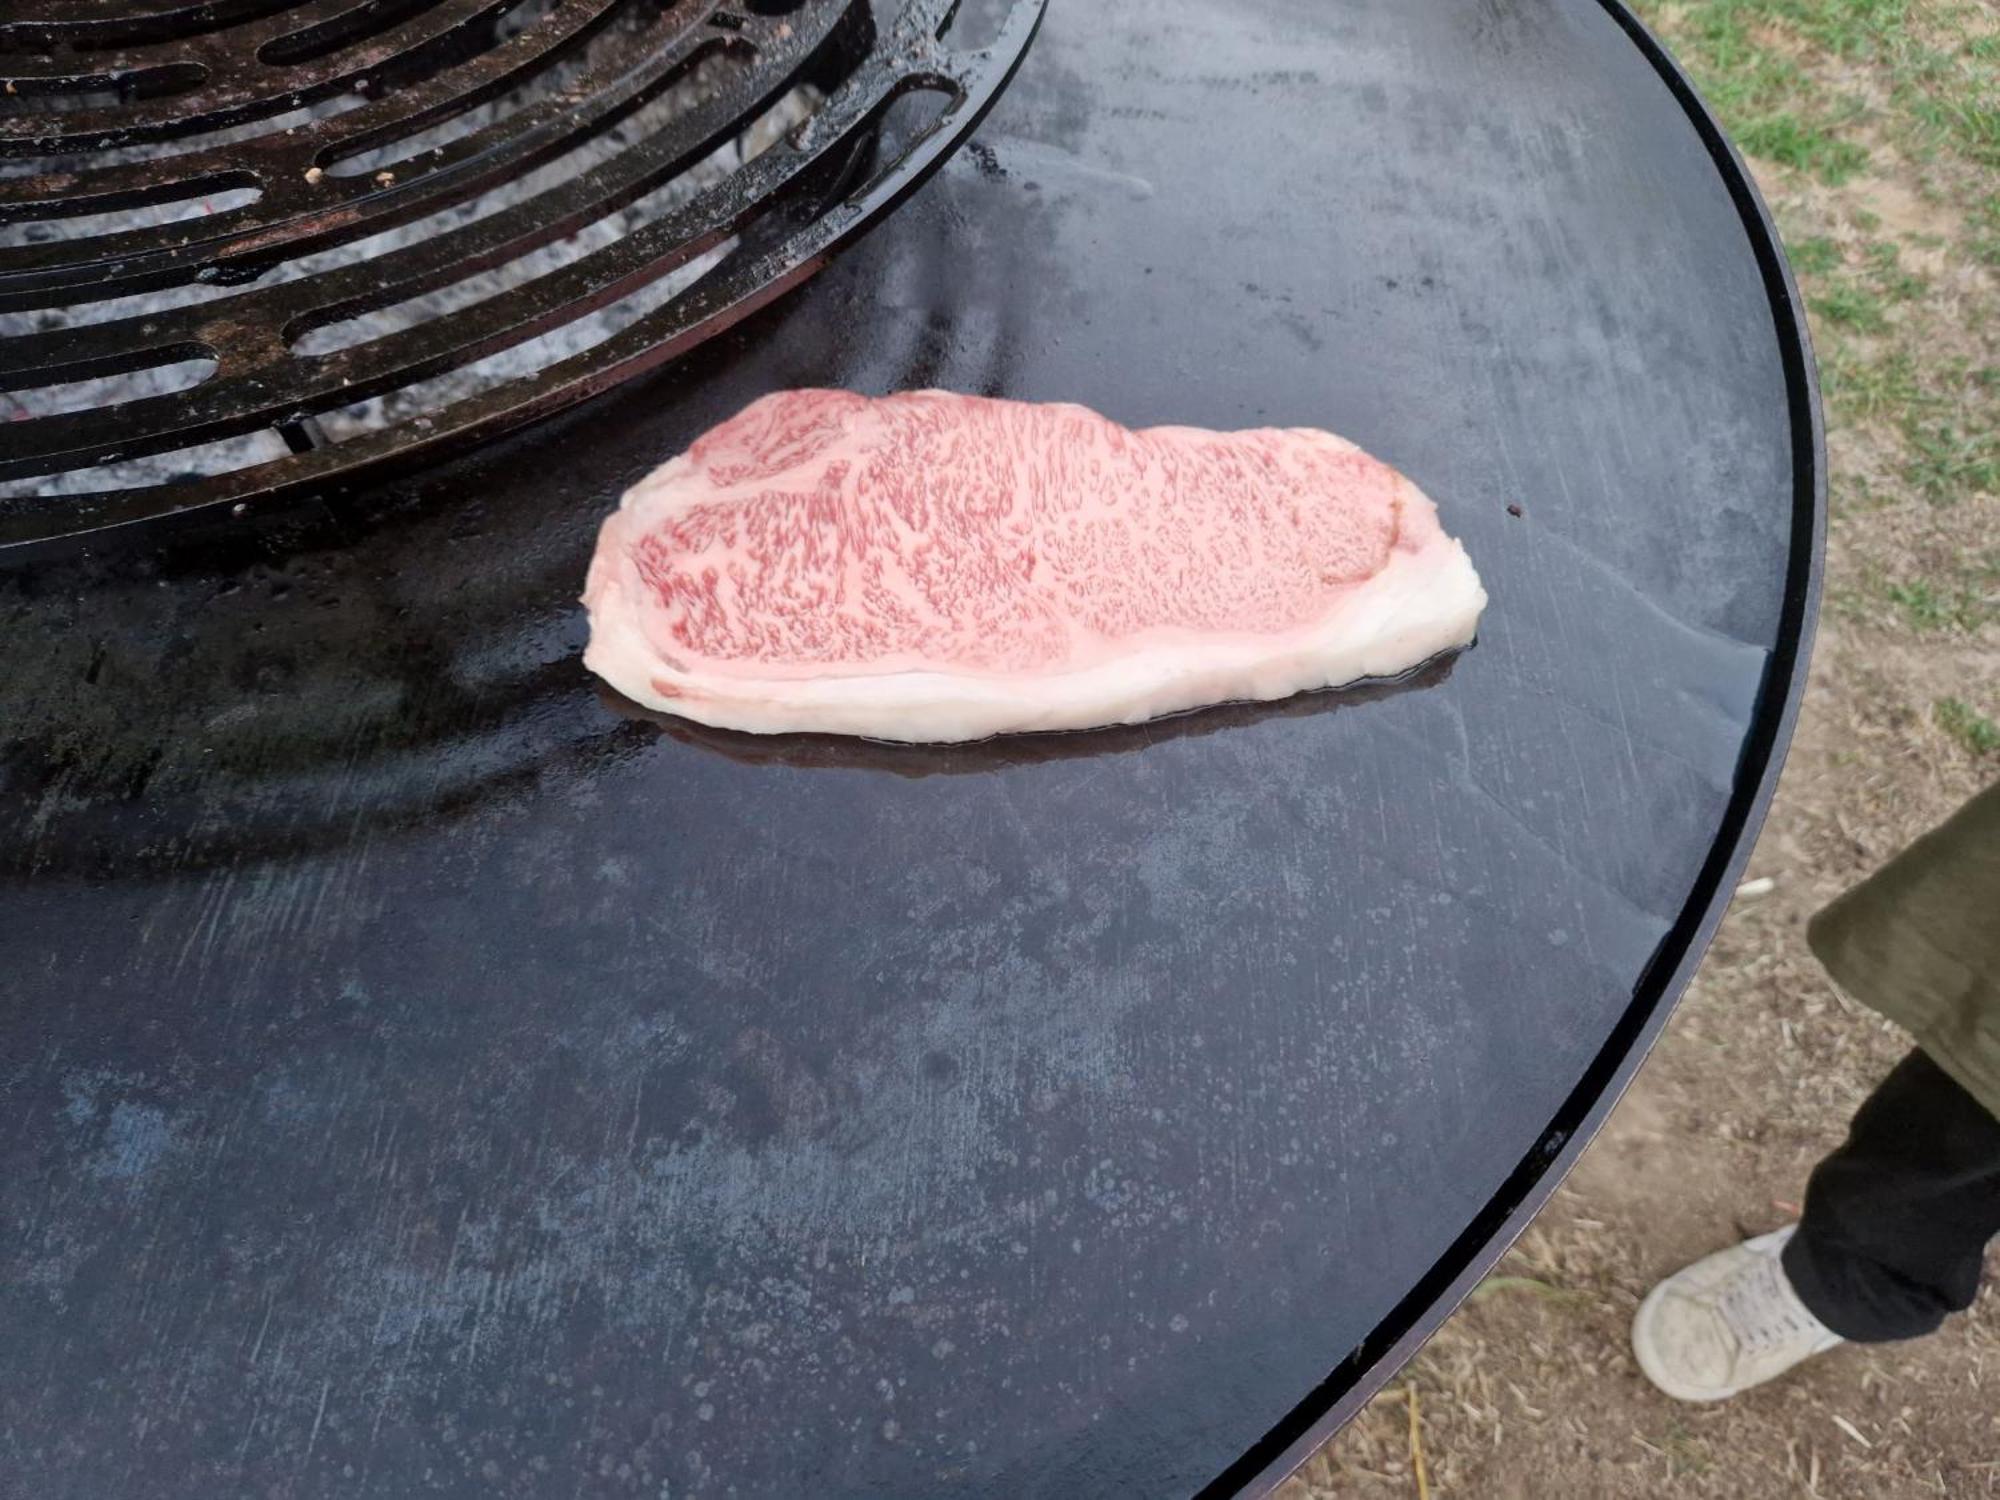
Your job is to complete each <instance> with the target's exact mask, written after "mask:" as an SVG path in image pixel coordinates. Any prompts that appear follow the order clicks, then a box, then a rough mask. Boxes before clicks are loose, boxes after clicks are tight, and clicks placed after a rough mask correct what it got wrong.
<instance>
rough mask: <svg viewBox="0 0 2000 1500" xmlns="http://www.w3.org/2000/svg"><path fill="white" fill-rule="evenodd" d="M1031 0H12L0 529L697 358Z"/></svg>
mask: <svg viewBox="0 0 2000 1500" xmlns="http://www.w3.org/2000/svg"><path fill="white" fill-rule="evenodd" d="M1044 3H1045V0H1014V3H1011V4H1002V5H999V6H986V7H983V8H982V9H983V10H984V11H985V12H990V13H991V14H990V16H987V17H984V18H983V19H990V20H993V21H995V22H997V24H995V25H993V26H992V27H991V28H990V30H991V35H990V40H986V41H985V42H984V43H983V44H982V45H977V46H974V45H970V44H969V43H967V42H966V41H964V40H962V39H961V35H960V33H961V31H963V30H966V29H968V27H969V22H968V19H967V18H966V17H965V16H961V14H960V3H959V0H789V3H786V0H733V3H722V0H303V3H300V0H203V3H188V0H130V3H127V4H124V5H120V6H115V7H114V6H80V5H78V4H76V3H75V0H16V3H15V4H14V5H13V6H11V7H9V10H8V13H7V19H6V20H5V21H4V22H0V84H4V97H0V435H3V436H0V546H6V545H18V544H26V543H34V542H44V541H48V540H52V539H56V538H61V537H69V536H75V535H78V534H82V533H87V532H91V531H95V530H98V529H101V528H105V527H109V526H115V525H120V524H124V523H128V522H133V521H139V520H145V519H149V518H153V517H158V516H161V515H165V514H170V513H175V512H183V511H188V510H192V509H197V508H203V507H209V506H214V505H220V504H232V505H233V504H242V503H244V502H247V501H250V500H253V499H256V498H259V497H262V496H267V495H271V494H275V493H279V492H284V491H289V490H295V489H298V488H299V487H301V486H305V485H321V484H325V483H327V482H329V481H331V480H334V479H338V478H343V477H347V476H350V475H352V474H354V473H356V472H358V471H361V470H365V469H372V468H376V467H379V466H382V465H385V464H389V463H391V462H394V461H398V460H407V459H411V458H416V457H429V456H433V455H436V454H440V453H442V452H445V451H448V450H450V449H452V448H454V447H457V446H461V445H463V444H465V443H468V442H470V441H474V440H477V439H480V438H483V437H486V436H490V435H492V434H494V433H497V432H499V431H502V430H504V429H506V428H508V427H512V426H514V425H517V424H519V423H522V422H525V421H529V420H532V419H534V418H536V417H539V416H543V415H546V414H547V413H550V412H552V411H555V410H557V409H558V408H560V407H562V406H565V405H568V404H570V403H572V402H575V401H578V400H581V399H583V398H584V397H586V396H589V395H591V394H593V393H595V392H597V391H600V390H603V389H604V388H606V387H607V386H609V385H611V384H612V383H614V382H616V381H619V380H622V379H624V378H626V377H628V376H631V375H633V374H636V373H638V372H640V371H643V370H646V369H650V368H653V367H655V366H657V365H659V364H661V363H663V362H665V361H667V360H670V359H672V358H674V357H676V356H677V355H679V354H682V353H684V352H685V351H687V350H688V349H690V348H692V347H693V346H694V345H695V344H697V343H699V342H700V341H701V340H702V339H704V338H707V337H709V336H711V335H712V334H714V333H716V332H718V331H720V330H721V329H723V328H725V327H727V326H729V325H730V324H731V323H733V322H734V321H736V320H737V319H739V318H741V317H743V316H744V315H746V314H747V313H749V312H751V311H753V310H754V309H756V308H757V307H759V306H762V305H763V304H764V303H766V302H768V301H769V300H771V299H772V298H773V297H775V296H777V295H779V294H780V293H781V292H783V291H784V290H786V289H787V288H789V287H791V286H794V285H796V284H797V283H798V282H800V281H802V280H804V279H805V278H806V277H807V276H809V275H810V274H812V272H813V271H814V270H816V269H817V268H818V267H819V266H820V265H821V264H823V263H824V261H825V259H826V256H827V254H828V252H829V251H830V250H832V249H833V248H834V247H835V246H836V245H837V244H838V243H839V242H840V241H841V240H842V239H843V238H844V237H846V236H849V235H851V234H853V233H854V232H856V231H857V230H858V229H860V228H861V227H862V226H863V225H864V224H866V223H867V221H868V220H869V219H870V218H871V217H872V216H874V215H876V214H877V213H879V212H881V211H883V210H884V209H886V208H888V207H889V206H891V205H893V204H894V203H895V202H896V201H898V200H899V199H900V198H901V197H902V196H903V195H904V194H905V193H907V192H908V191H909V190H910V189H911V188H913V187H914V186H915V185H916V184H917V183H918V182H920V181H921V180H922V178H923V177H924V175H925V174H926V173H927V172H928V171H929V170H930V169H932V168H933V167H935V166H936V165H937V164H938V163H939V162H940V161H941V160H942V159H943V158H944V156H945V155H946V154H947V153H948V152H949V151H950V150H951V149H952V147H953V146H955V145H956V144H957V143H958V142H959V141H960V140H962V139H963V138H964V136H965V135H966V134H967V133H968V132H969V131H970V130H971V129H972V128H973V126H974V125H975V124H976V123H977V122H978V120H979V118H980V117H981V116H982V115H983V113H984V111H985V110H986V108H987V107H988V106H989V105H990V104H991V102H992V101H993V99H994V98H995V97H996V96H997V94H998V93H999V91H1000V89H1001V88H1003V87H1004V86H1005V84H1006V81H1007V79H1008V78H1009V77H1010V76H1011V74H1012V72H1013V69H1014V67H1015V66H1016V65H1017V64H1018V62H1019V60H1020V58H1021V55H1022V54H1023V53H1024V51H1025V50H1026V48H1027V46H1028V43H1029V41H1030V40H1031V38H1032V36H1033V33H1034V30H1035V28H1036V26H1037V25H1038V24H1039V22H1040V19H1041V12H1042V8H1043V5H1044ZM914 101H923V108H922V109H921V110H920V111H918V112H917V113H918V123H916V124H915V125H914V126H911V125H910V124H909V122H908V121H906V120H904V119H903V118H902V117H903V116H904V115H905V114H908V113H910V111H911V106H912V103H913V102H914Z"/></svg>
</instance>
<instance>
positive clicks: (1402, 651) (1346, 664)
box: [584, 485, 1486, 744]
mask: <svg viewBox="0 0 2000 1500" xmlns="http://www.w3.org/2000/svg"><path fill="white" fill-rule="evenodd" d="M644 487H645V486H641V488H644ZM1411 489H1412V490H1413V491H1414V490H1415V489H1416V487H1415V486H1414V485H1412V486H1411ZM633 498H634V496H632V495H628V496H627V497H626V503H627V505H628V506H629V505H630V504H631V502H632V500H633ZM1413 498H1418V502H1419V503H1421V504H1425V505H1428V504H1430V503H1431V502H1430V501H1429V499H1428V498H1427V497H1422V495H1421V491H1417V492H1416V496H1415V497H1413ZM619 561H620V562H622V563H626V565H627V567H629V562H628V561H627V559H625V558H624V557H623V556H622V555H621V556H620V559H619ZM625 571H626V570H625V569H624V568H621V569H620V573H621V574H623V573H625ZM592 572H593V576H592V578H591V580H590V584H589V587H588V589H587V591H586V593H585V596H584V597H585V602H586V603H587V604H588V605H589V608H590V616H591V633H590V646H589V648H588V649H587V650H586V651H585V653H584V664H585V665H586V666H587V667H589V668H590V670H591V671H593V672H595V673H597V675H598V676H600V677H602V678H603V679H604V680H605V681H606V682H608V683H610V684H611V685H612V686H613V687H614V688H616V689H617V690H618V691H619V692H621V693H623V694H624V695H625V696H626V697H627V698H630V699H631V700H633V701H634V702H635V703H638V704H641V705H642V706H644V707H647V708H652V709H657V710H660V711H661V712H664V713H670V714H676V715H679V716H680V717H682V718H686V719H693V720H695V721H696V722H697V723H701V724H707V725H710V726H712V727H713V728H717V729H735V730H742V731H745V732H747V733H751V734H794V733H798V734H845V735H857V736H862V737H865V738H870V739H882V740H902V741H910V742H913V743H925V744H944V743H953V742H958V741H964V740H979V739H986V738H988V737H989V736H991V735H996V734H1011V733H1021V732H1027V731H1036V730H1060V729H1096V728H1101V727H1103V726H1106V725H1111V724H1136V723H1141V722H1144V721H1145V720H1148V719H1156V718H1159V717H1160V716H1161V715H1163V714H1171V713H1179V712H1183V711H1185V710H1188V709H1193V708H1202V707H1207V706H1209V705H1212V704H1217V703H1227V702H1268V701H1272V700H1276V699H1280V698H1289V697H1291V696H1292V695H1293V694H1295V693H1301V692H1305V691H1307V690H1309V689H1314V688H1328V687H1339V686H1342V685H1343V684H1346V683H1351V682H1358V681H1360V680H1362V679H1364V678H1382V677H1395V676H1398V675H1400V674H1402V673H1404V672H1407V671H1410V670H1411V669H1412V668H1415V667H1418V666H1421V665H1422V664H1423V663H1425V662H1427V661H1429V660H1430V659H1431V658H1432V657H1434V656H1437V655H1439V654H1440V653H1442V652H1445V651H1450V650H1453V649H1454V648H1457V647H1461V646H1466V645H1470V644H1471V642H1472V638H1473V636H1474V634H1475V633H1476V632H1477V630H1478V628H1479V616H1480V612H1481V611H1482V610H1483V609H1485V607H1486V590H1485V589H1484V588H1482V587H1481V586H1480V582H1479V575H1478V573H1477V572H1475V571H1474V569H1473V566H1472V560H1471V559H1470V558H1469V557H1467V556H1466V554H1465V549H1464V547H1462V546H1461V545H1460V544H1459V543H1458V541H1457V540H1456V539H1455V538H1449V537H1446V538H1440V539H1439V541H1437V542H1436V543H1433V544H1431V545H1429V546H1426V547H1425V548H1423V549H1422V550H1421V551H1419V552H1407V551H1404V550H1402V549H1400V548H1399V549H1397V550H1395V551H1392V552H1391V553H1390V554H1389V561H1388V564H1387V565H1386V566H1385V567H1384V568H1383V569H1382V570H1381V572H1379V573H1377V574H1376V575H1375V576H1374V577H1372V578H1370V579H1369V580H1368V581H1367V582H1366V583H1364V584H1361V585H1359V586H1357V587H1356V588H1355V589H1354V590H1353V591H1352V592H1351V593H1349V594H1348V595H1346V596H1345V597H1344V598H1342V599H1341V600H1340V601H1339V602H1338V603H1336V604H1335V605H1334V606H1333V608H1332V609H1331V610H1330V611H1329V612H1328V614H1327V615H1326V617H1325V618H1324V619H1322V620H1321V621H1319V622H1318V623H1317V624H1315V625H1313V626H1311V627H1309V628H1305V629H1301V630H1296V631H1291V632H1287V633H1284V634H1275V635H1272V634H1249V633H1246V634H1244V635H1243V636H1242V637H1241V638H1240V639H1227V638H1222V639H1219V638H1217V637H1215V636H1213V635H1204V636H1202V637H1200V638H1198V639H1197V638H1194V637H1192V636H1187V635H1183V634H1182V633H1180V632H1172V633H1169V632H1160V633H1158V634H1157V636H1155V637H1153V638H1143V639H1142V638H1135V639H1134V640H1133V642H1132V646H1131V649H1130V650H1129V651H1128V652H1127V653H1126V654H1125V655H1123V656H1121V657H1118V658H1117V659H1115V660H1111V661H1107V662H1101V663H1098V664H1096V665H1094V666H1090V667H1085V668H1081V669H1078V670H1076V671H1073V672H1061V671H1044V672H1037V673H1035V674H1034V675H1032V676H1023V677H1019V678H1012V677H1006V676H981V675H978V674H975V673H954V672H911V671H905V672H891V673H882V674H877V675H865V674H841V675H829V676H825V677H813V678H786V679H763V680H759V679H758V678H755V677H750V676H743V677H738V676H734V675H730V676H724V675H721V674H715V675H706V676H704V675H698V674H681V673H677V672H675V671H673V670H672V669H671V667H669V665H668V664H667V663H665V662H664V661H662V660H661V659H660V657H659V656H658V655H657V654H656V653H655V652H654V651H652V649H651V648H650V646H649V645H648V643H647V638H646V633H645V631H644V629H643V628H642V625H641V621H642V619H643V611H644V607H645V606H644V601H643V600H642V599H640V598H639V597H637V590H636V589H635V588H634V586H633V584H632V583H631V581H630V578H629V576H607V575H606V574H605V573H603V572H602V571H601V569H598V568H593V570H592ZM614 621H615V622H617V623H616V628H607V627H608V626H611V625H612V624H613V622H614ZM656 678H657V679H660V680H662V681H668V682H671V683H673V684H674V685H675V686H676V687H677V688H678V689H679V690H680V691H679V692H678V693H677V694H676V695H675V696H672V697H668V696H664V695H662V694H660V693H658V692H656V691H655V690H654V687H653V682H654V680H655V679H656Z"/></svg>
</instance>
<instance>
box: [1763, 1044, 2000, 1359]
mask: <svg viewBox="0 0 2000 1500" xmlns="http://www.w3.org/2000/svg"><path fill="white" fill-rule="evenodd" d="M1995 1234H2000V1120H1996V1119H1995V1118H1994V1117H1993V1116H1992V1114H1990V1113H1989V1112H1988V1111H1987V1110H1986V1108H1985V1106H1983V1105H1982V1104H1980V1103H1979V1101H1978V1100H1976V1099H1974V1098H1973V1097H1972V1095H1970V1094H1968V1093H1967V1092H1966V1091H1965V1090H1964V1089H1962V1088H1960V1087H1959V1086H1958V1085H1957V1084H1956V1083H1954V1082H1953V1081H1952V1079H1951V1077H1950V1075H1948V1074H1947V1073H1945V1072H1944V1071H1943V1070H1942V1069H1941V1068H1939V1067H1938V1066H1937V1064H1936V1063H1934V1062H1932V1061H1931V1060H1930V1059H1929V1058H1928V1057H1926V1056H1925V1055H1924V1054H1923V1053H1922V1052H1920V1051H1919V1052H1912V1053H1911V1054H1910V1055H1909V1056H1908V1057H1906V1058H1904V1059H1903V1061H1902V1062H1901V1063H1899V1064H1897V1066H1896V1068H1895V1070H1894V1071H1893V1072H1891V1073H1890V1074H1889V1076H1888V1077H1887V1078H1886V1079H1884V1080H1883V1081H1882V1085H1881V1087H1879V1088H1878V1089H1876V1090H1875V1092H1874V1093H1872V1094H1870V1095H1869V1096H1868V1099H1867V1102H1866V1103H1864V1104H1863V1105H1862V1106H1861V1108H1860V1110H1859V1111H1857V1112H1856V1114H1855V1116H1854V1123H1853V1125H1852V1126H1851V1127H1850V1130H1849V1133H1848V1137H1847V1143H1846V1144H1845V1145H1843V1146H1842V1147H1841V1148H1840V1149H1839V1150H1838V1151H1836V1152H1834V1153H1833V1154H1832V1155H1831V1156H1829V1157H1827V1158H1826V1159H1825V1160H1824V1161H1822V1162H1821V1163H1820V1164H1819V1165H1818V1166H1817V1167H1816V1168H1814V1169H1813V1174H1812V1180H1811V1181H1810V1182H1809V1183H1808V1184H1807V1186H1806V1206H1805V1214H1804V1216H1803V1217H1802V1218H1801V1220H1800V1222H1799V1230H1798V1233H1797V1234H1796V1235H1794V1236H1793V1238H1792V1241H1791V1243H1790V1244H1788V1245H1787V1246H1786V1247H1785V1254H1784V1266H1785V1274H1786V1276H1787V1277H1788V1278H1789V1279H1790V1281H1791V1283H1792V1286H1793V1288H1794V1289H1795V1290H1796V1291H1797V1292H1798V1294H1799V1300H1800V1301H1802V1302H1804V1303H1805V1305H1806V1306H1807V1307H1808V1308H1810V1309H1811V1310H1812V1313H1813V1315H1814V1316H1815V1317H1817V1318H1818V1319H1819V1320H1820V1321H1821V1322H1822V1323H1824V1324H1826V1326H1827V1327H1829V1328H1831V1329H1832V1330H1833V1331H1834V1332H1835V1333H1837V1334H1840V1335H1841V1336H1842V1337H1844V1338H1849V1339H1855V1340H1857V1341H1861V1342H1866V1343H1879V1342H1883V1341H1885V1340H1889V1339H1908V1338H1915V1337H1917V1336H1918V1335H1920V1334H1925V1333H1929V1332H1931V1330H1933V1329H1934V1328H1936V1327H1937V1326H1938V1324H1939V1323H1941V1322H1943V1321H1944V1319H1945V1316H1946V1315H1947V1314H1949V1313H1954V1312H1958V1311H1961V1310H1962V1309H1964V1308H1967V1307H1970V1306H1971V1305H1972V1299H1973V1297H1974V1296H1975V1295H1976V1294H1977V1292H1978V1290H1979V1277H1980V1270H1981V1266H1982V1263H1983V1261H1984V1258H1985V1251H1986V1242H1987V1241H1988V1240H1990V1239H1991V1238H1993V1236H1994V1235H1995Z"/></svg>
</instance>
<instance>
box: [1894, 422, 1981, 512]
mask: <svg viewBox="0 0 2000 1500" xmlns="http://www.w3.org/2000/svg"><path fill="white" fill-rule="evenodd" d="M1906 435H1907V437H1908V438H1909V442H1910V446H1911V447H1912V448H1913V449H1914V450H1915V454H1914V456H1913V457H1912V458H1911V459H1910V462H1909V464H1908V466H1907V467H1906V469H1905V470H1904V472H1905V474H1906V476H1907V477H1908V479H1909V482H1910V485H1911V487H1912V488H1913V489H1915V490H1916V491H1917V493H1919V494H1921V495H1922V496H1923V497H1924V498H1925V499H1926V500H1929V501H1930V502H1931V503H1932V504H1933V505H1949V504H1951V503H1952V502H1953V501H1955V500H1957V499H1959V498H1961V497H1962V496H1964V495H1966V494H1968V493H1976V494H1985V495H1990V494H1993V493H1995V492H1996V491H2000V434H1996V433H1994V432H1992V431H1991V430H1988V431H1985V432H1973V431H1968V430H1965V429H1963V428H1960V427H1957V426H1954V425H1953V424H1952V423H1950V422H1938V423H1934V424H1924V423H1916V424H1913V425H1912V426H1911V427H1910V429H1909V431H1908V433H1907V434H1906Z"/></svg>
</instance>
